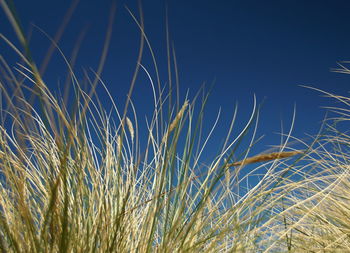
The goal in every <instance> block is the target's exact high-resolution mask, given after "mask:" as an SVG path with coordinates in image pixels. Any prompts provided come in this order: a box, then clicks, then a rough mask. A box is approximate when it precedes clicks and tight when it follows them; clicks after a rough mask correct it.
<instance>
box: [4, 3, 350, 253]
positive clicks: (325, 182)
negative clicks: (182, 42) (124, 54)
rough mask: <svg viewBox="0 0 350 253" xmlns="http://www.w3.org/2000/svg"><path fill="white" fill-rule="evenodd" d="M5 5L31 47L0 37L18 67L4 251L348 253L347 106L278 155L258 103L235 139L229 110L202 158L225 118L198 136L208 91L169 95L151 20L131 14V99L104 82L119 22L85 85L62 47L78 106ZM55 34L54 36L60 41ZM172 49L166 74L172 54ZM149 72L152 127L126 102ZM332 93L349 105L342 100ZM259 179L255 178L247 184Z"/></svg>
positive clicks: (12, 90)
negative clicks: (218, 140) (263, 129)
mask: <svg viewBox="0 0 350 253" xmlns="http://www.w3.org/2000/svg"><path fill="white" fill-rule="evenodd" d="M0 3H1V6H2V8H3V9H4V11H5V13H6V15H7V17H8V18H9V20H10V22H11V24H12V26H13V28H14V30H15V32H16V34H17V37H18V39H19V41H20V44H21V46H22V48H23V50H22V49H19V48H18V47H17V46H15V44H13V43H11V42H10V41H9V40H8V39H7V38H6V37H5V36H3V35H0V36H1V39H2V40H3V41H4V42H5V43H6V44H7V45H8V46H9V48H10V49H12V50H13V51H14V52H15V53H16V54H17V56H18V62H19V63H17V64H16V66H9V64H8V63H7V61H6V59H3V58H2V57H1V73H2V75H1V79H0V86H1V87H0V88H1V99H2V100H1V101H2V103H1V114H0V119H1V123H2V124H1V127H0V192H1V194H0V249H1V251H2V252H200V251H202V252H203V251H204V252H268V251H272V252H303V251H305V252H330V251H336V250H338V251H339V252H345V251H349V250H350V249H349V247H350V240H349V224H350V223H349V219H350V218H349V217H350V211H349V207H348V206H349V205H348V204H349V198H348V195H349V194H348V193H349V189H350V183H349V176H348V175H349V174H348V150H347V149H348V145H349V143H350V140H349V136H348V135H347V134H346V133H344V132H341V131H339V130H337V125H336V123H339V122H340V121H347V120H348V119H349V115H348V110H346V109H336V111H337V112H339V113H340V114H339V115H340V116H339V117H337V118H335V119H333V120H331V121H328V122H330V123H329V124H328V125H327V131H322V132H320V135H318V136H316V137H315V140H314V142H313V143H310V144H307V143H305V149H304V151H300V150H293V149H292V148H291V147H289V146H288V145H287V144H288V143H289V140H290V139H291V138H292V136H291V131H290V132H289V134H288V135H287V136H286V138H285V141H284V143H282V144H281V145H280V146H279V147H278V150H277V151H276V152H273V153H262V154H260V155H257V156H251V155H250V151H251V149H252V147H253V146H254V142H255V132H256V129H257V121H258V105H257V103H256V101H254V105H253V110H252V114H251V116H250V119H249V121H248V122H247V123H246V126H245V127H244V128H243V129H242V131H241V132H240V133H239V134H238V135H233V134H232V129H233V126H234V122H235V116H234V117H233V119H232V122H231V124H230V127H229V130H228V132H227V138H226V141H225V142H224V144H223V145H222V146H221V147H217V148H215V149H216V150H220V151H218V154H217V155H216V156H215V157H214V158H213V159H212V160H211V162H209V163H206V164H203V163H202V161H201V159H202V155H203V153H204V151H205V149H206V148H207V147H206V146H207V143H208V140H209V139H210V138H211V134H212V132H213V131H214V130H215V127H216V125H217V124H218V119H217V120H216V121H215V124H214V125H213V126H212V128H211V131H210V133H209V135H208V136H203V134H202V129H203V124H205V122H203V115H204V108H205V106H206V101H207V97H208V96H207V95H205V94H204V95H203V97H202V101H199V96H196V97H194V98H193V99H190V98H189V97H186V98H185V99H183V101H182V102H180V96H179V95H178V94H177V97H176V99H173V98H172V93H168V94H165V93H164V92H163V90H164V89H163V88H162V87H161V85H160V81H159V77H158V75H157V76H156V77H155V78H152V77H151V76H150V75H149V73H148V71H147V69H146V68H145V67H144V66H143V65H142V64H141V60H140V59H141V56H142V51H143V47H144V44H146V45H147V46H148V47H149V49H150V51H151V54H152V57H153V59H155V58H154V54H153V50H152V48H151V47H150V44H149V41H148V39H147V36H146V34H145V33H144V30H143V20H142V15H141V17H140V19H139V20H137V19H136V18H135V17H134V16H133V15H132V17H134V18H135V22H136V23H137V24H138V25H139V27H140V30H141V39H140V53H139V60H138V64H137V66H136V69H135V75H134V77H133V78H132V81H131V84H130V90H129V93H128V99H127V101H126V103H125V106H124V108H121V109H119V108H117V106H116V105H115V102H114V101H113V99H112V96H111V95H110V94H109V92H108V90H107V88H106V86H105V84H104V83H103V81H102V79H101V77H100V73H101V70H102V68H103V65H104V59H105V57H106V52H107V50H108V46H109V38H110V36H111V35H110V32H111V30H110V29H108V32H107V35H106V44H105V48H104V50H103V53H102V56H101V63H100V65H99V68H98V71H97V72H96V73H94V72H93V73H92V75H91V74H90V75H88V74H86V76H85V81H86V82H88V83H89V84H90V87H91V88H90V89H89V90H84V89H83V88H82V85H81V82H80V81H78V79H77V78H76V76H75V73H74V72H73V71H72V69H73V66H72V65H71V62H70V61H69V60H68V59H66V58H65V57H64V55H63V54H62V57H63V58H64V59H65V61H66V63H67V66H68V67H69V70H70V72H69V73H68V76H69V80H70V82H71V84H72V85H73V87H74V92H73V93H71V94H70V96H73V97H74V102H73V103H72V105H71V106H70V107H69V106H68V105H67V104H66V103H64V102H63V101H65V100H66V99H65V97H66V96H68V95H67V94H65V96H64V97H63V96H54V95H53V94H52V91H50V89H49V87H48V85H47V84H46V83H45V81H44V78H43V74H42V72H43V71H42V70H43V69H45V67H41V68H38V67H37V65H36V63H35V62H34V61H33V60H32V57H31V55H30V49H29V43H28V41H27V39H26V36H25V35H24V33H23V30H22V29H21V27H20V25H19V22H18V19H17V18H15V17H16V16H15V14H14V11H13V9H11V8H9V6H8V5H7V3H6V2H5V1H1V2H0ZM113 15H114V14H113V8H112V15H111V16H113ZM111 20H112V18H111ZM110 27H111V25H110ZM58 37H59V36H58ZM57 40H58V39H57V38H56V40H52V42H53V45H54V46H55V47H56V49H57V50H59V47H58V45H57ZM169 48H170V47H169V46H168V56H169V62H168V65H169V71H170V66H171V62H170V61H171V59H173V61H174V62H173V63H175V66H176V58H175V54H170V51H171V50H170V49H169ZM154 64H155V66H156V61H155V60H154ZM43 66H45V64H44V65H43ZM140 70H141V71H145V73H146V74H147V75H148V77H149V82H150V83H151V85H152V88H153V90H154V91H155V90H157V89H158V94H160V95H158V96H157V95H155V96H154V98H153V101H154V105H153V106H154V111H153V115H151V117H150V118H151V120H150V121H149V122H147V128H145V129H141V128H139V123H138V117H137V113H136V110H135V107H134V104H133V102H132V99H131V98H132V93H133V89H134V84H135V80H136V77H137V75H138V73H139V71H140ZM342 71H343V72H347V71H348V70H347V69H346V68H343V69H342ZM175 73H176V68H175ZM176 74H177V73H176ZM91 76H92V77H91ZM170 76H171V75H170ZM98 84H99V85H101V86H102V87H103V88H105V89H106V92H107V94H108V95H109V98H110V102H111V104H112V105H113V110H112V111H111V112H107V111H106V110H105V108H104V107H103V106H102V103H101V102H100V100H99V97H98V96H97V95H96V92H95V91H96V85H98ZM157 84H158V88H157V87H155V86H156V85H157ZM171 84H172V80H169V85H170V86H171ZM176 85H178V84H177V83H176ZM154 94H156V92H154ZM328 95H331V94H328ZM334 97H335V98H336V99H338V100H340V101H342V102H343V103H344V104H346V105H348V104H349V99H348V98H346V97H341V96H334ZM174 101H175V102H174ZM198 104H199V105H198ZM333 109H334V108H333ZM291 129H292V127H291ZM140 132H142V135H146V136H147V138H146V139H145V140H143V139H142V138H141V137H140V136H141V133H140ZM249 136H250V137H249ZM247 138H250V140H249V141H248V146H247V147H246V148H244V147H242V145H243V143H244V142H243V139H245V140H246V139H247ZM141 141H144V143H141ZM300 142H301V141H300ZM238 150H244V152H243V153H238ZM293 158H297V159H293ZM243 170H244V173H243ZM256 177H259V178H260V180H259V182H258V183H257V184H255V185H254V186H249V185H250V184H249V183H250V180H251V179H252V178H256Z"/></svg>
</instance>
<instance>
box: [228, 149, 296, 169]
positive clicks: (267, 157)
mask: <svg viewBox="0 0 350 253" xmlns="http://www.w3.org/2000/svg"><path fill="white" fill-rule="evenodd" d="M302 153H303V152H302V151H289V152H274V153H269V154H262V155H256V156H253V157H249V158H247V159H245V160H242V161H238V162H234V163H229V164H227V167H233V166H240V165H246V164H251V163H258V162H266V161H271V160H277V159H282V158H288V157H291V156H295V155H299V154H302Z"/></svg>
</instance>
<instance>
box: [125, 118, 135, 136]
mask: <svg viewBox="0 0 350 253" xmlns="http://www.w3.org/2000/svg"><path fill="white" fill-rule="evenodd" d="M126 125H127V126H128V129H129V132H130V136H131V140H132V141H133V140H134V135H135V131H134V127H133V125H132V122H131V120H130V119H129V118H128V117H126Z"/></svg>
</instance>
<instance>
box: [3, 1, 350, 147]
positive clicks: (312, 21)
mask: <svg viewBox="0 0 350 253" xmlns="http://www.w3.org/2000/svg"><path fill="white" fill-rule="evenodd" d="M70 2H71V1H69V0H62V1H47V0H33V1H25V0H15V1H14V3H15V5H16V7H17V10H18V14H19V16H20V17H21V20H22V23H23V24H24V28H25V29H28V28H29V23H30V22H32V23H35V24H36V25H38V26H39V27H41V28H42V29H43V30H45V31H46V32H48V33H49V34H50V35H51V36H53V35H54V34H55V32H56V30H57V29H58V27H59V25H60V23H61V21H62V18H63V16H64V14H65V13H66V11H67V9H68V7H69V5H70ZM112 2H113V1H111V0H105V1H92V0H81V1H80V3H79V5H78V7H77V9H76V11H75V13H74V15H73V17H72V20H71V22H70V24H69V25H68V28H67V29H66V31H65V34H64V36H63V38H62V41H61V42H60V47H61V48H62V49H63V51H64V53H65V54H67V55H68V56H69V54H70V52H71V50H72V48H73V46H74V43H75V41H76V39H77V36H78V34H79V32H80V31H81V30H82V29H83V28H84V27H86V26H87V27H88V30H87V36H86V37H85V40H84V42H83V45H82V48H81V51H80V54H79V61H78V64H77V66H81V67H85V68H89V67H92V68H94V69H96V68H97V62H98V59H99V54H100V52H101V50H102V45H103V41H104V38H105V32H106V29H107V23H108V15H109V10H110V7H111V5H112ZM116 3H117V13H116V18H115V24H114V30H113V37H112V43H111V47H110V51H109V55H108V58H107V62H106V67H105V69H104V71H103V74H102V78H103V80H104V81H105V82H106V84H107V85H108V87H109V89H110V91H111V93H112V94H113V96H114V97H115V99H116V100H118V99H122V100H123V99H125V95H126V93H127V90H128V87H129V83H130V79H131V76H132V73H133V69H134V66H135V61H136V56H137V52H138V43H139V30H138V28H137V26H136V25H135V23H134V22H133V20H132V18H131V16H130V15H129V14H128V12H127V11H126V9H125V8H124V4H126V5H127V6H128V7H129V8H130V9H131V11H133V12H134V13H135V14H137V12H138V10H137V1H135V0H129V1H123V0H120V1H117V2H116ZM166 3H167V4H166ZM166 5H167V6H168V13H169V29H170V37H171V40H172V41H173V42H174V45H175V49H176V53H177V62H178V69H179V75H180V85H181V91H182V93H183V94H184V93H185V92H186V91H187V90H188V89H189V90H190V97H193V96H194V95H195V93H196V91H197V90H198V89H199V87H200V86H201V85H202V83H203V82H206V83H208V85H207V87H208V89H209V87H210V86H211V83H212V82H213V81H214V80H215V85H214V89H213V90H212V94H211V96H210V100H209V105H208V108H207V113H208V115H207V122H208V123H207V124H208V125H209V124H210V123H211V122H213V121H214V119H215V114H216V112H217V111H218V109H219V107H221V108H222V111H223V114H222V120H221V123H220V126H219V129H218V134H217V135H216V136H214V137H217V138H218V139H219V141H220V140H221V138H222V136H221V135H220V133H222V130H225V129H226V128H227V127H228V123H227V122H228V120H229V119H230V116H231V114H232V112H233V107H234V105H235V103H236V102H238V104H239V117H238V122H239V124H243V123H244V122H245V121H246V120H247V118H248V116H249V113H250V111H251V108H252V103H253V94H256V96H257V99H258V102H262V101H263V100H264V106H263V108H262V111H261V118H260V130H259V135H261V134H266V137H265V139H264V141H263V143H264V145H274V144H278V140H279V138H278V135H277V134H275V132H278V131H280V121H281V120H283V122H284V126H285V128H287V127H288V125H289V123H290V120H291V117H292V112H293V107H294V104H296V108H297V114H296V125H295V127H296V129H295V131H294V134H295V135H296V136H297V137H300V138H302V137H304V133H305V132H306V133H310V134H315V133H316V132H317V130H318V127H319V126H320V121H321V120H322V119H323V116H324V112H325V111H324V110H322V109H320V106H324V105H334V103H332V102H333V101H332V100H329V99H327V98H321V97H320V94H319V93H317V92H315V91H311V90H308V89H305V88H302V87H300V86H299V85H309V86H313V87H316V88H320V89H323V90H326V91H330V92H334V93H338V94H341V95H345V96H346V95H347V92H348V90H349V89H348V86H349V84H350V76H347V75H344V74H338V73H332V72H330V68H334V67H337V65H336V63H337V62H338V61H344V60H350V25H349V24H350V16H349V13H350V2H349V1H345V0H344V1H341V0H329V1H313V0H310V1H305V0H295V1H277V0H276V1H270V0H267V1H261V0H254V1H250V0H239V1H235V0H232V1H223V0H216V1H213V0H210V1H209V0H168V1H164V0H144V1H143V12H144V19H145V30H146V33H147V35H148V37H149V39H150V42H151V44H152V47H153V49H154V51H155V54H156V58H157V60H158V64H159V68H160V71H161V79H162V81H163V82H166V81H167V74H166V72H165V71H166V40H165V9H166ZM137 15H138V14H137ZM0 24H1V25H0V32H1V33H3V34H5V35H6V36H8V37H10V38H13V37H12V36H13V31H12V30H11V29H9V24H8V23H7V22H6V21H5V17H4V15H3V12H2V13H1V15H0ZM31 45H32V50H33V52H34V56H35V58H36V59H37V60H38V61H40V60H41V59H42V56H43V54H44V53H45V52H46V49H47V47H48V46H49V42H48V40H47V39H46V38H45V36H43V35H42V34H41V33H40V32H39V31H38V30H35V29H34V33H33V37H32V43H31ZM0 49H1V51H3V50H5V51H4V52H1V53H2V54H5V55H6V50H8V48H7V47H5V46H4V43H2V44H1V46H0ZM143 62H144V64H145V65H146V67H148V68H149V70H150V71H151V72H152V73H154V72H153V71H152V69H153V67H152V65H151V61H150V57H149V54H148V51H147V49H146V50H145V56H144V61H143ZM57 66H61V67H57ZM62 66H64V64H63V62H62V60H60V59H59V57H58V55H55V58H54V59H53V61H52V63H51V64H50V66H49V70H48V72H47V74H46V78H47V80H49V81H50V82H52V81H55V82H56V81H57V80H62V79H63V78H64V77H65V75H64V73H65V69H64V68H63V67H62ZM81 67H80V68H76V70H77V71H80V70H81ZM140 76H141V77H140V80H139V82H137V83H136V88H135V93H134V101H135V103H136V106H137V107H138V108H139V115H138V116H139V118H140V120H141V121H143V120H144V116H143V113H144V112H146V109H145V108H149V109H151V108H152V107H150V106H148V107H147V106H145V105H148V104H151V103H152V99H151V98H147V97H148V96H150V95H151V88H150V85H149V84H148V83H147V82H144V79H143V78H142V76H143V77H144V74H143V73H141V74H140ZM50 85H51V84H50ZM55 85H56V83H53V84H52V87H53V89H54V87H56V86H55ZM102 96H103V94H102ZM145 98H147V99H146V100H145ZM123 101H124V100H123ZM237 131H238V129H237ZM237 131H236V132H237Z"/></svg>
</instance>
